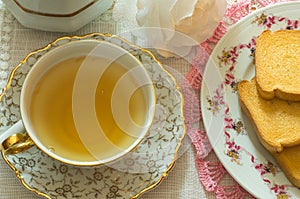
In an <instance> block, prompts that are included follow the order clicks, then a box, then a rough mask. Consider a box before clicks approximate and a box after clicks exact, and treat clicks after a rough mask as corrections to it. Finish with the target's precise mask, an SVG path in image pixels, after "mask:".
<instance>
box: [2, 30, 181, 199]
mask: <svg viewBox="0 0 300 199" xmlns="http://www.w3.org/2000/svg"><path fill="white" fill-rule="evenodd" d="M97 36H102V37H110V38H114V37H115V38H118V39H120V40H121V41H123V42H124V43H126V44H128V45H130V46H131V47H134V48H137V49H139V50H141V51H142V52H146V53H148V54H149V55H151V57H152V58H153V59H154V61H156V62H157V64H158V65H159V66H160V67H161V69H162V70H163V71H164V72H165V73H166V74H168V76H169V77H170V78H172V80H173V81H174V84H175V86H176V89H177V92H178V93H179V95H180V96H181V103H180V104H181V119H182V123H183V125H182V126H183V132H182V136H181V138H180V139H179V143H178V145H177V147H176V149H175V152H174V158H173V160H172V162H171V163H170V166H169V167H168V168H167V169H166V171H165V172H164V173H163V174H162V175H161V176H160V178H159V179H158V180H157V181H156V182H154V183H153V184H151V185H149V186H148V187H146V188H144V189H143V190H141V191H139V192H138V193H137V194H135V195H134V196H132V197H131V198H132V199H136V198H138V197H140V196H141V195H142V194H143V193H145V192H146V191H149V190H151V189H153V188H155V187H156V186H158V185H159V184H160V183H161V182H162V181H163V180H164V179H165V178H166V177H167V175H168V174H169V172H170V171H171V170H172V168H173V167H174V165H175V162H176V159H177V156H178V152H179V148H180V147H181V145H182V143H183V139H184V137H185V135H186V126H185V118H184V114H183V113H184V110H183V106H184V98H183V95H182V93H181V92H180V90H181V89H180V87H179V85H178V83H177V81H176V79H175V78H174V76H173V75H172V74H171V73H170V72H168V71H167V70H166V69H165V68H164V67H163V65H162V64H161V62H160V61H159V60H158V59H157V58H156V56H155V55H154V54H153V53H152V52H151V51H149V50H146V49H143V48H141V47H139V46H137V45H134V44H132V43H130V42H129V41H127V40H125V39H124V38H121V37H119V36H117V35H112V34H108V33H106V34H103V33H91V34H87V35H83V36H65V37H60V38H58V39H56V40H55V41H53V42H51V43H49V44H48V45H47V46H45V47H43V48H41V49H38V50H36V51H33V52H31V53H29V54H28V55H27V56H26V57H25V58H24V59H23V60H22V61H21V62H20V63H19V64H18V65H17V66H15V67H14V69H13V70H12V72H11V74H10V76H9V80H8V82H7V84H6V86H5V87H4V89H3V90H2V93H1V94H0V101H1V100H2V97H3V96H4V95H5V92H6V91H7V90H8V89H9V88H10V86H11V83H12V79H13V77H14V74H15V72H16V70H17V69H18V68H19V67H20V66H22V64H24V63H26V62H27V60H28V58H29V57H30V56H32V55H34V54H36V53H38V52H41V51H45V50H48V49H49V48H51V47H52V46H53V45H55V44H56V43H58V42H59V41H62V40H72V39H79V40H80V39H86V38H90V39H94V37H97ZM96 40H97V39H96ZM153 89H154V88H153ZM154 93H155V92H154ZM155 98H156V96H155ZM6 151H7V149H6V150H5V149H4V147H2V150H1V154H2V156H3V159H4V161H5V162H6V163H7V164H8V165H9V166H10V168H11V169H12V170H13V171H14V172H15V174H16V176H17V178H18V179H19V180H20V181H21V183H22V184H23V185H24V187H25V188H27V189H28V190H29V191H32V192H34V193H36V194H38V195H41V196H44V197H46V198H48V199H50V198H51V197H50V196H48V195H47V194H46V193H42V192H40V191H38V190H36V189H33V188H31V187H30V185H28V184H27V183H26V182H25V180H24V178H23V177H22V176H21V174H20V172H19V171H18V170H17V169H16V168H15V167H14V165H13V164H12V163H10V162H9V161H8V159H7V157H6V155H7V154H6Z"/></svg>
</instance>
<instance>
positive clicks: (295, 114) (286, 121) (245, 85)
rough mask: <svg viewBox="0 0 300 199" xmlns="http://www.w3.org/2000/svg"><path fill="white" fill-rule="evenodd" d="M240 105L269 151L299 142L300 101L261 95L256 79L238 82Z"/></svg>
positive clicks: (280, 149) (278, 150)
mask: <svg viewBox="0 0 300 199" xmlns="http://www.w3.org/2000/svg"><path fill="white" fill-rule="evenodd" d="M238 96H239V100H240V105H241V107H242V109H243V110H244V112H245V113H246V114H247V115H248V117H249V118H250V119H251V120H252V123H253V124H254V128H255V131H256V134H257V135H258V138H259V140H260V142H261V143H262V145H263V146H264V147H265V148H266V149H267V150H268V151H270V152H272V153H274V152H281V151H283V149H284V148H285V147H292V146H296V145H298V144H300V102H289V101H284V100H280V99H277V98H275V99H273V100H265V99H263V98H261V97H260V95H259V94H258V91H257V87H256V81H255V78H253V79H252V80H251V81H247V80H242V81H241V82H239V84H238Z"/></svg>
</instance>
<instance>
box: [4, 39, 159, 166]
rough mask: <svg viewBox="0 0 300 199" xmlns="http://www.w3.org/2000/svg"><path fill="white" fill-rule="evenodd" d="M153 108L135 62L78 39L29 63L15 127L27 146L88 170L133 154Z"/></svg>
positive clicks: (120, 52)
mask: <svg viewBox="0 0 300 199" xmlns="http://www.w3.org/2000/svg"><path fill="white" fill-rule="evenodd" d="M154 107H155V92H154V88H153V85H152V81H151V79H150V77H149V76H148V73H147V70H146V69H145V68H144V66H143V64H142V63H141V62H140V61H139V60H138V59H137V58H135V57H134V56H133V55H131V54H130V53H129V52H128V51H126V50H125V49H123V48H121V47H119V46H117V45H115V44H111V43H109V42H104V41H101V42H100V41H95V40H79V41H72V42H70V43H67V44H64V45H61V46H59V47H56V48H54V49H52V50H50V51H49V52H47V53H46V54H44V55H43V56H42V57H41V58H39V59H38V61H37V62H36V63H34V65H33V66H32V68H31V70H30V71H29V73H28V74H27V76H26V78H25V81H24V83H23V86H22V91H21V96H20V110H21V117H22V122H19V123H18V125H19V128H22V125H21V124H23V125H24V127H25V129H26V132H27V133H28V135H29V137H30V140H32V142H29V143H30V144H28V145H31V144H32V143H34V144H35V145H36V146H37V147H38V148H40V149H41V150H42V151H43V152H45V153H46V154H48V155H49V156H51V157H52V158H54V159H56V160H59V161H61V162H64V163H67V164H71V165H79V166H93V165H99V164H105V163H108V162H111V161H114V160H116V159H119V158H120V157H122V156H124V155H125V154H127V153H129V152H130V151H132V150H133V149H134V148H135V147H136V146H137V145H138V144H139V143H140V142H141V140H142V139H143V138H144V137H145V136H146V134H147V132H148V130H149V127H150V125H151V123H152V120H153V117H154ZM13 133H16V132H15V130H10V131H9V132H8V133H7V135H6V136H9V135H11V134H13ZM22 138H23V137H22ZM11 139H13V140H14V137H10V138H8V139H7V140H6V141H8V142H10V140H11ZM22 142H24V140H22V141H21V143H22ZM26 142H28V140H26ZM6 144H7V143H6ZM22 147H24V143H22ZM15 150H16V151H18V147H17V148H16V149H15Z"/></svg>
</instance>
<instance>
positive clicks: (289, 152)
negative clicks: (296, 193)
mask: <svg viewBox="0 0 300 199" xmlns="http://www.w3.org/2000/svg"><path fill="white" fill-rule="evenodd" d="M272 156H273V157H274V159H275V160H276V162H277V163H278V165H279V167H280V168H281V170H282V171H283V172H284V174H285V175H286V177H287V178H288V179H289V180H290V182H291V183H292V184H294V185H295V186H296V187H299V188H300V167H299V165H300V158H299V157H300V145H298V146H294V147H289V148H285V149H284V150H283V151H282V152H280V153H272Z"/></svg>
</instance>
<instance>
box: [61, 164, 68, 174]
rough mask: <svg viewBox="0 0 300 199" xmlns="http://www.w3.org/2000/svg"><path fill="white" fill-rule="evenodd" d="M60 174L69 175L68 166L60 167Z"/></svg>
mask: <svg viewBox="0 0 300 199" xmlns="http://www.w3.org/2000/svg"><path fill="white" fill-rule="evenodd" d="M59 172H60V173H61V174H66V173H68V167H67V166H66V165H60V166H59Z"/></svg>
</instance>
